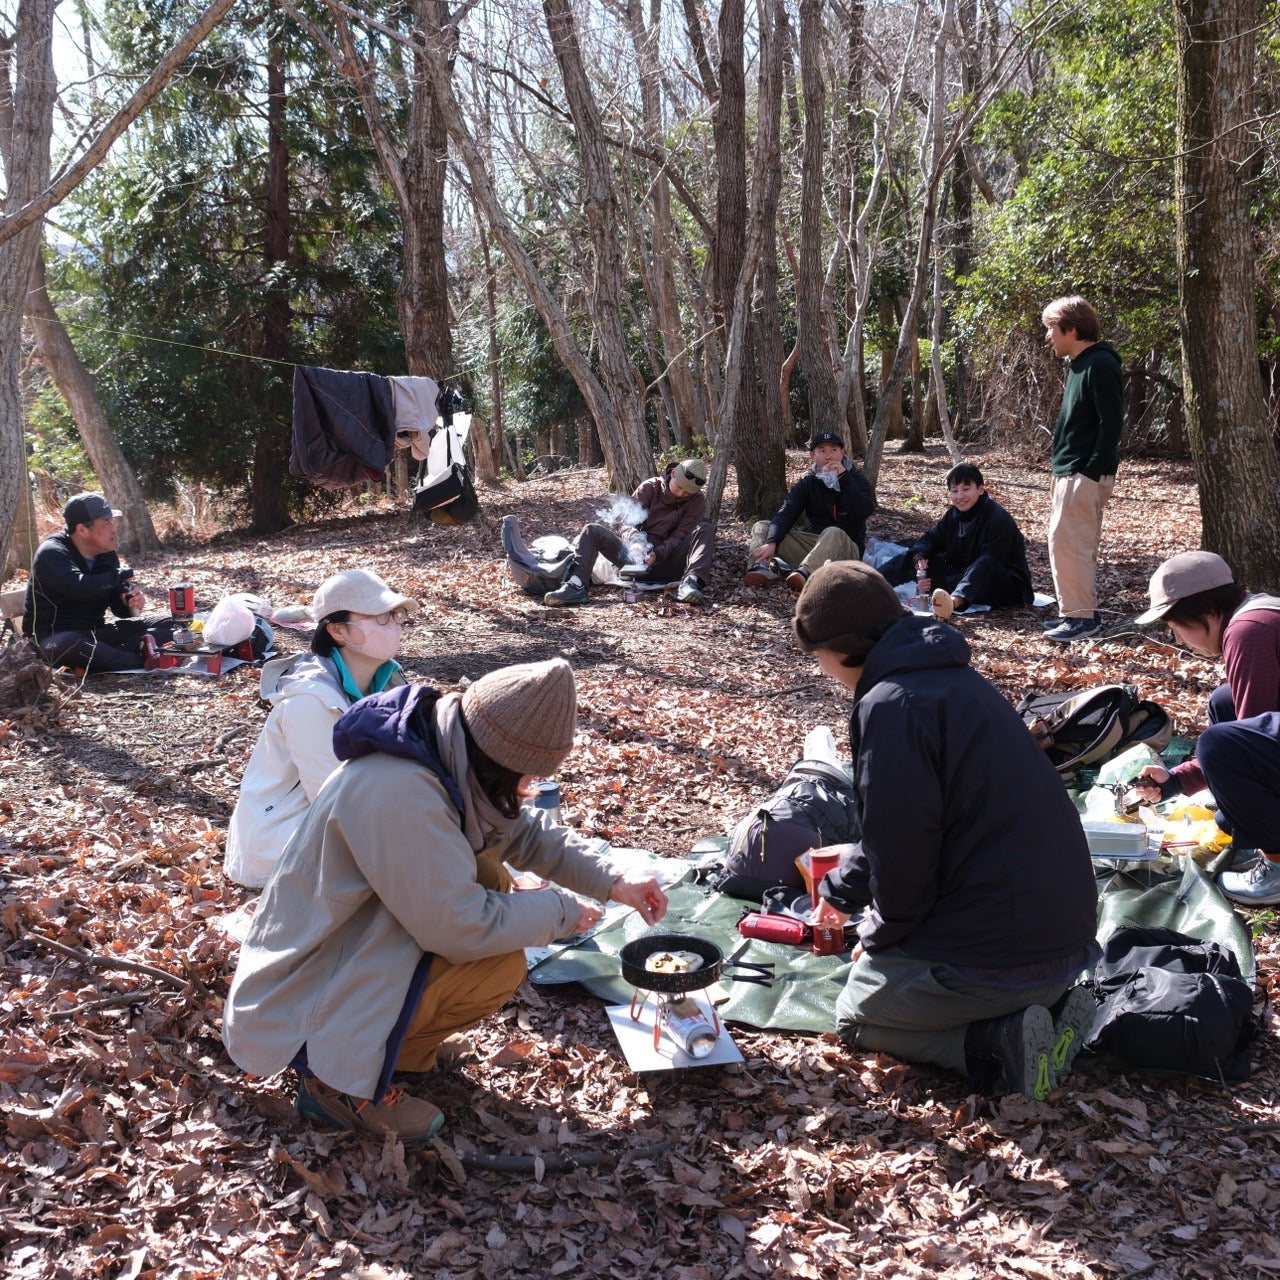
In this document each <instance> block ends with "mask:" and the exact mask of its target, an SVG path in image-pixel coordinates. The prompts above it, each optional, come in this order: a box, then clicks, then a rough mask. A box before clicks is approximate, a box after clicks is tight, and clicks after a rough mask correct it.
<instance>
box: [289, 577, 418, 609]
mask: <svg viewBox="0 0 1280 1280" xmlns="http://www.w3.org/2000/svg"><path fill="white" fill-rule="evenodd" d="M392 609H408V610H409V612H410V613H416V612H417V609H418V602H417V601H416V600H413V599H411V598H410V597H409V596H402V595H401V594H400V593H399V592H398V591H392V590H391V588H390V587H389V586H387V584H386V583H385V582H383V580H382V579H381V578H380V577H378V575H377V574H376V573H370V572H369V570H368V569H344V570H343V571H342V572H341V573H335V574H334V575H333V577H331V578H326V579H325V580H324V581H323V582H322V583H321V584H320V587H319V590H317V591H316V594H315V597H314V598H313V599H312V601H311V609H310V613H311V616H312V618H313V619H314V620H315V621H316V622H319V621H320V620H321V619H322V618H327V617H329V616H330V614H334V613H340V612H343V611H344V610H345V611H346V612H348V613H366V614H370V615H372V616H376V615H377V614H379V613H390V612H391V610H392Z"/></svg>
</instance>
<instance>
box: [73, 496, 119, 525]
mask: <svg viewBox="0 0 1280 1280" xmlns="http://www.w3.org/2000/svg"><path fill="white" fill-rule="evenodd" d="M119 514H120V512H118V511H116V510H115V509H114V508H113V507H112V506H111V504H110V503H109V502H108V501H107V500H106V498H104V497H103V496H102V494H100V493H78V494H76V496H75V497H74V498H72V499H71V501H70V502H68V503H67V505H66V506H65V507H63V508H62V518H63V519H64V520H65V521H66V522H67V528H68V529H74V528H75V527H76V525H78V524H92V523H93V522H94V521H95V520H105V519H106V518H107V517H108V516H118V515H119Z"/></svg>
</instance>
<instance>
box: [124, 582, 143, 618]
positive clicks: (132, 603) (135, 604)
mask: <svg viewBox="0 0 1280 1280" xmlns="http://www.w3.org/2000/svg"><path fill="white" fill-rule="evenodd" d="M124 602H125V604H126V605H128V606H129V610H130V611H131V612H132V613H141V612H142V610H143V609H144V608H145V607H146V603H147V597H146V596H145V595H144V594H143V591H142V588H141V587H130V588H129V590H128V591H126V592H125V593H124Z"/></svg>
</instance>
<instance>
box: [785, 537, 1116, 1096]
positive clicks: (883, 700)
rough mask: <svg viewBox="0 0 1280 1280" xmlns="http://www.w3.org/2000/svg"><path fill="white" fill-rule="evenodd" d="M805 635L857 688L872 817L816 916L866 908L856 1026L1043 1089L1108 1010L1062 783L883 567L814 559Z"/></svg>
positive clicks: (853, 989)
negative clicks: (1085, 982)
mask: <svg viewBox="0 0 1280 1280" xmlns="http://www.w3.org/2000/svg"><path fill="white" fill-rule="evenodd" d="M792 626H793V630H794V632H795V638H796V641H797V642H798V643H799V645H800V647H801V648H802V649H804V650H805V651H807V652H809V653H812V654H813V656H814V657H815V659H816V660H817V663H818V668H819V669H820V670H821V671H822V672H823V674H824V675H827V676H829V677H831V678H832V679H834V680H836V681H838V682H839V683H840V684H842V685H844V686H845V688H847V689H849V690H850V691H851V693H852V695H853V713H852V715H851V717H850V720H849V746H850V754H851V756H852V759H853V779H854V788H855V790H856V791H857V796H858V809H859V812H860V815H861V824H860V825H861V830H860V832H859V836H858V839H857V840H856V841H855V842H854V843H852V844H847V845H837V846H834V848H833V852H834V851H835V850H839V853H840V864H839V866H838V867H837V868H836V870H834V871H831V872H829V873H828V874H827V875H826V876H825V877H824V878H823V880H822V882H821V884H820V885H819V889H818V892H819V895H820V898H821V903H820V907H819V915H818V916H817V919H816V922H817V923H819V924H822V923H830V924H837V923H843V921H845V920H846V919H847V918H848V917H850V916H852V915H853V914H855V913H861V920H860V922H859V924H858V937H859V943H858V945H857V946H856V947H855V948H854V952H853V957H852V963H851V965H850V967H849V975H848V978H847V980H846V983H845V988H844V991H843V992H842V993H841V994H840V996H839V997H838V998H837V1000H836V1031H837V1032H838V1034H839V1035H840V1037H841V1038H842V1039H843V1040H844V1041H845V1043H846V1044H848V1045H849V1046H850V1047H851V1048H853V1049H856V1050H858V1051H859V1052H863V1053H892V1054H893V1055H894V1056H895V1057H899V1058H903V1059H905V1060H906V1061H908V1062H929V1063H934V1064H935V1065H937V1066H942V1067H947V1068H950V1069H951V1070H954V1071H958V1072H961V1073H963V1074H965V1075H967V1076H969V1078H970V1080H971V1082H972V1083H973V1084H974V1085H976V1086H977V1087H979V1088H982V1089H984V1090H994V1091H1000V1092H1006V1093H1014V1092H1021V1093H1025V1094H1027V1095H1028V1096H1031V1097H1034V1098H1037V1099H1040V1100H1043V1099H1044V1098H1045V1097H1046V1096H1047V1095H1048V1093H1049V1091H1050V1089H1052V1087H1053V1086H1054V1084H1056V1082H1057V1080H1058V1078H1059V1077H1060V1076H1061V1075H1063V1074H1065V1073H1066V1071H1067V1070H1068V1069H1069V1068H1070V1066H1071V1061H1072V1059H1073V1058H1074V1057H1075V1053H1076V1051H1077V1050H1078V1049H1079V1048H1080V1045H1081V1043H1082V1041H1083V1039H1084V1038H1086V1037H1087V1034H1088V1029H1089V1027H1090V1026H1091V1025H1092V1022H1093V1017H1094V1014H1095V1013H1096V1012H1097V1006H1096V1004H1095V1002H1094V1000H1093V997H1092V996H1091V995H1090V994H1089V992H1088V989H1087V988H1086V987H1084V986H1079V985H1074V984H1075V983H1076V979H1077V977H1078V976H1079V975H1080V973H1081V972H1082V971H1083V970H1084V969H1086V968H1088V967H1089V966H1090V965H1091V964H1093V963H1094V962H1095V961H1096V960H1097V959H1098V956H1099V954H1100V952H1099V948H1098V945H1097V942H1096V941H1095V939H1094V932H1095V927H1096V926H1095V913H1096V908H1097V889H1096V887H1095V883H1094V878H1093V867H1092V864H1091V863H1090V860H1089V848H1088V845H1087V843H1086V841H1085V836H1084V830H1083V828H1082V827H1081V825H1080V819H1079V815H1078V814H1077V813H1076V811H1075V807H1074V806H1073V805H1072V802H1071V800H1070V798H1069V797H1068V795H1067V793H1066V791H1065V789H1064V788H1063V786H1062V780H1061V779H1060V778H1059V777H1058V774H1057V771H1056V770H1055V769H1054V767H1053V765H1052V764H1051V763H1050V762H1049V759H1048V757H1047V756H1046V755H1045V754H1044V752H1043V751H1042V750H1041V749H1040V747H1039V745H1038V744H1037V743H1036V741H1035V739H1034V738H1032V737H1031V735H1030V734H1029V733H1028V732H1027V730H1026V726H1025V725H1024V724H1023V723H1022V720H1021V719H1020V718H1019V716H1018V715H1017V713H1016V712H1015V711H1014V710H1013V708H1012V707H1011V706H1010V705H1009V703H1008V702H1007V701H1006V700H1005V698H1004V697H1003V696H1002V695H1001V694H1000V692H999V690H997V689H996V688H995V687H994V686H993V685H991V684H989V683H988V682H987V681H986V680H985V679H983V677H982V676H980V675H979V674H978V673H977V672H976V671H974V670H973V668H972V667H971V666H970V665H969V646H968V644H966V642H965V640H964V638H963V637H962V636H961V635H960V633H959V632H958V631H957V630H956V629H955V628H953V627H949V626H946V625H944V624H943V623H941V622H938V621H935V620H934V619H932V618H918V617H915V616H914V615H912V614H911V613H909V612H908V611H907V610H906V609H904V608H903V606H902V602H901V601H900V600H899V599H898V598H897V596H896V595H895V594H894V590H893V588H892V587H891V586H890V585H889V583H888V582H887V581H885V579H884V578H883V577H882V576H881V575H880V574H879V573H877V572H876V571H875V570H874V569H872V568H871V566H870V565H866V564H863V563H861V562H860V561H857V562H850V561H845V562H843V563H839V564H827V565H823V566H822V567H821V568H820V569H817V570H815V571H814V574H813V576H812V577H811V578H810V579H809V581H808V583H807V584H806V586H805V588H804V590H803V591H802V592H801V594H800V599H799V600H797V601H796V611H795V618H794V619H793V623H792Z"/></svg>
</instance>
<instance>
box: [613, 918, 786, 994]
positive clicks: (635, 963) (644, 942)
mask: <svg viewBox="0 0 1280 1280" xmlns="http://www.w3.org/2000/svg"><path fill="white" fill-rule="evenodd" d="M660 951H692V952H693V953H694V954H695V955H699V956H701V957H702V967H701V968H700V969H694V970H692V971H690V972H688V973H654V972H653V971H652V970H651V969H646V968H645V961H646V960H648V958H649V957H650V956H652V955H657V954H658V953H659V952H660ZM618 955H619V959H621V961H622V977H623V981H625V982H627V983H629V984H630V985H631V986H633V987H639V988H640V989H641V990H643V991H658V992H661V993H663V994H664V995H677V994H680V993H681V992H685V991H700V990H702V988H703V987H709V986H712V985H713V984H714V983H716V982H718V981H719V980H720V978H721V976H722V975H723V973H724V971H725V969H730V968H733V969H745V970H748V971H749V972H747V973H745V974H734V975H732V976H731V978H730V981H733V982H755V983H759V984H760V985H761V986H766V987H767V986H772V985H773V965H772V964H747V963H745V962H744V961H741V960H726V959H725V958H724V952H723V951H721V950H720V948H719V947H717V946H716V944H715V943H714V942H709V941H708V940H707V939H706V938H699V937H696V936H695V935H693V934H688V933H647V934H645V935H644V937H642V938H634V939H632V941H630V942H628V943H626V944H625V945H624V946H623V948H622V950H621V951H620V952H619V953H618Z"/></svg>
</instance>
